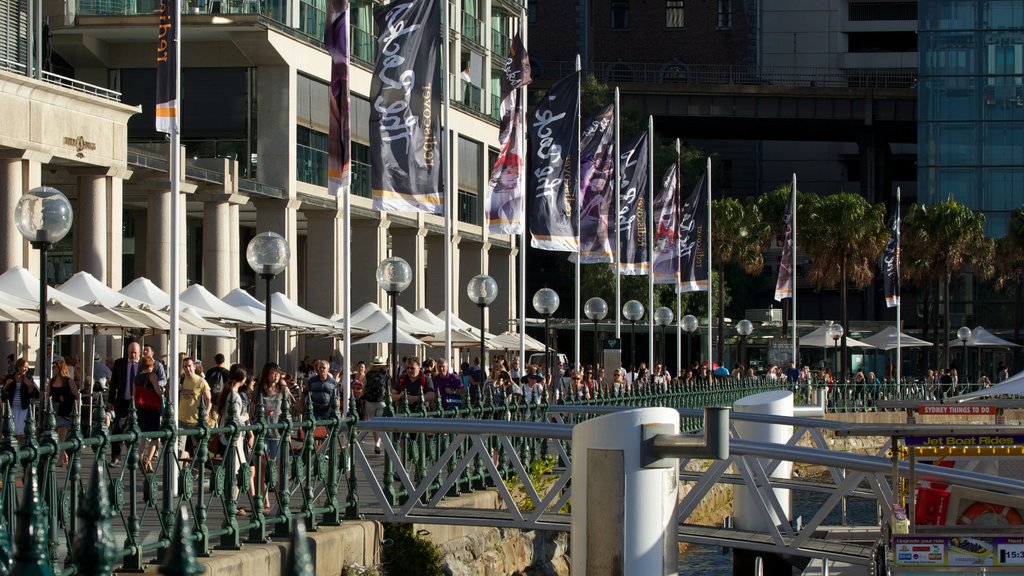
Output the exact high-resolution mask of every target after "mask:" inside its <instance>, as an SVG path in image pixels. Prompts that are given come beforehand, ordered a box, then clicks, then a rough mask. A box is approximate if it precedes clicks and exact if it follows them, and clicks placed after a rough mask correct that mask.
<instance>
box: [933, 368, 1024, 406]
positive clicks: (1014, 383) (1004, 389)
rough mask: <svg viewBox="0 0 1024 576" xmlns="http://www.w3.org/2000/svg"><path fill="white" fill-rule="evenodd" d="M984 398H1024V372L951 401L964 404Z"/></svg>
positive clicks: (952, 398) (955, 397)
mask: <svg viewBox="0 0 1024 576" xmlns="http://www.w3.org/2000/svg"><path fill="white" fill-rule="evenodd" d="M983 396H1024V372H1019V373H1017V374H1014V375H1013V376H1011V377H1009V378H1007V379H1006V380H1004V381H1002V382H1000V383H999V384H996V385H995V386H990V387H988V388H982V389H981V390H975V391H974V392H968V393H966V394H960V395H958V396H953V397H951V400H956V401H957V402H963V401H964V400H971V399H973V398H981V397H983Z"/></svg>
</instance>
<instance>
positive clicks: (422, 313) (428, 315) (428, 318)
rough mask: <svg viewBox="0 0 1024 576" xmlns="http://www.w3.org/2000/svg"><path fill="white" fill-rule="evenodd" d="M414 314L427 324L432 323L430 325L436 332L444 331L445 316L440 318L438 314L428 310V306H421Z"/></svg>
mask: <svg viewBox="0 0 1024 576" xmlns="http://www.w3.org/2000/svg"><path fill="white" fill-rule="evenodd" d="M413 316H415V317H417V318H419V319H420V320H423V321H424V322H426V323H427V324H430V326H431V327H432V328H434V333H435V334H436V333H437V332H444V318H438V317H437V315H435V314H434V313H433V312H431V311H430V310H427V309H426V308H420V309H419V310H417V311H415V312H413Z"/></svg>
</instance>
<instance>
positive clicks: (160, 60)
mask: <svg viewBox="0 0 1024 576" xmlns="http://www.w3.org/2000/svg"><path fill="white" fill-rule="evenodd" d="M178 5H179V4H178V0H161V2H160V25H159V27H158V28H157V30H159V32H158V33H157V46H156V110H155V114H156V129H157V131H158V132H164V133H167V134H170V133H171V132H178V128H179V127H180V125H179V124H178V99H177V91H178V87H177V85H176V80H175V78H176V73H175V70H176V69H177V67H178V57H177V53H176V52H175V46H174V42H175V37H176V33H175V31H176V30H177V29H178V27H179V25H180V22H181V10H179V9H178Z"/></svg>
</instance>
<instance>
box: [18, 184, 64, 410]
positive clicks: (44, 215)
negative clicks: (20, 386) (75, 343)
mask: <svg viewBox="0 0 1024 576" xmlns="http://www.w3.org/2000/svg"><path fill="white" fill-rule="evenodd" d="M73 219H74V213H73V211H72V210H71V203H70V202H68V198H67V196H65V195H64V193H63V192H61V191H60V190H57V189H56V188H50V187H49V186H40V187H39V188H33V189H31V190H29V191H28V192H26V193H25V195H23V196H22V197H21V199H19V200H18V205H17V206H16V207H15V208H14V221H15V223H16V224H17V226H18V232H20V233H21V235H22V236H24V237H25V239H26V240H28V241H29V243H30V244H32V247H33V248H35V249H36V250H39V360H38V364H37V365H38V367H39V389H40V390H45V387H46V383H47V381H48V380H49V379H50V378H49V376H50V362H49V359H48V358H46V285H47V278H46V276H47V274H46V252H47V251H48V250H49V249H50V248H53V245H54V244H56V243H57V242H60V241H61V239H62V238H64V237H65V236H67V234H68V232H69V231H70V230H71V222H72V220H73ZM45 405H48V403H45V402H44V406H45Z"/></svg>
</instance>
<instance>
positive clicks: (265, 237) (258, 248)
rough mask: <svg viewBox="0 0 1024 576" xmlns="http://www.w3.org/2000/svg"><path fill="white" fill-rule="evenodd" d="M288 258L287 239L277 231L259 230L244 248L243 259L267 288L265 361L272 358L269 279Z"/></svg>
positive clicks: (285, 265) (286, 264)
mask: <svg viewBox="0 0 1024 576" xmlns="http://www.w3.org/2000/svg"><path fill="white" fill-rule="evenodd" d="M290 258H291V249H290V248H289V247H288V241H287V240H285V239H284V237H283V236H281V235H280V234H278V233H277V232H260V233H259V234H257V235H256V236H254V237H253V239H252V240H250V241H249V245H248V246H246V248H245V259H246V260H247V261H248V262H249V267H250V268H252V271H253V272H255V273H256V274H257V275H258V276H259V277H260V278H263V280H264V281H265V283H266V288H267V304H266V306H265V308H266V312H267V320H266V324H267V325H266V327H265V329H264V332H265V337H266V342H267V362H270V361H271V360H272V359H273V357H272V356H271V353H270V351H271V350H272V347H271V338H270V323H271V318H272V315H271V298H270V281H271V280H273V279H274V277H275V276H277V275H278V274H280V273H281V272H282V271H283V270H284V269H285V268H287V267H288V260H289V259H290Z"/></svg>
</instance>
